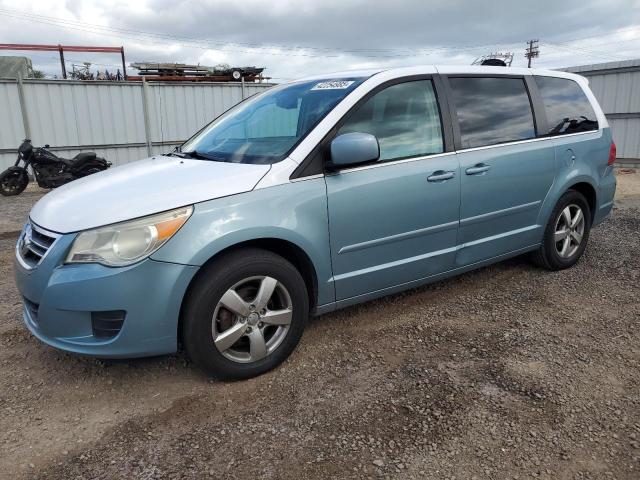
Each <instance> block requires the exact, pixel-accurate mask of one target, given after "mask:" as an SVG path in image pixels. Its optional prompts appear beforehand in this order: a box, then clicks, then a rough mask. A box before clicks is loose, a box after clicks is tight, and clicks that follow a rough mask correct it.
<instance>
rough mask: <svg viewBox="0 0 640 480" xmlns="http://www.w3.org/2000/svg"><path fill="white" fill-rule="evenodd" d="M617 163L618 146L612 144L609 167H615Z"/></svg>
mask: <svg viewBox="0 0 640 480" xmlns="http://www.w3.org/2000/svg"><path fill="white" fill-rule="evenodd" d="M614 163H616V144H615V143H614V142H611V148H610V149H609V161H608V162H607V165H613V164H614Z"/></svg>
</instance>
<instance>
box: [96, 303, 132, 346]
mask: <svg viewBox="0 0 640 480" xmlns="http://www.w3.org/2000/svg"><path fill="white" fill-rule="evenodd" d="M125 313H126V312H125V311H124V310H110V311H106V312H91V328H92V329H93V336H94V337H96V338H99V339H102V340H107V339H109V338H113V337H115V336H116V335H118V333H120V330H121V329H122V325H123V324H124V316H125Z"/></svg>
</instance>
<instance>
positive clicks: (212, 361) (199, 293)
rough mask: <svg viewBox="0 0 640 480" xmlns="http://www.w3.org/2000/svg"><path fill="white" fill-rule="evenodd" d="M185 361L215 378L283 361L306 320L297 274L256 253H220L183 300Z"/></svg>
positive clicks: (254, 371) (305, 301)
mask: <svg viewBox="0 0 640 480" xmlns="http://www.w3.org/2000/svg"><path fill="white" fill-rule="evenodd" d="M185 302H186V303H185V308H184V310H183V328H182V341H183V344H184V347H185V350H186V351H187V354H188V355H189V357H190V358H191V359H192V360H193V362H194V363H195V364H196V365H197V366H198V367H200V368H201V369H202V370H204V371H205V372H206V373H207V374H209V375H211V376H214V377H217V378H220V379H234V380H235V379H244V378H250V377H255V376H257V375H261V374H263V373H265V372H267V371H269V370H271V369H273V368H275V367H277V366H278V365H279V364H280V363H282V362H283V361H284V360H286V359H287V357H289V355H290V354H291V353H292V352H293V350H294V349H295V347H296V345H297V344H298V342H299V341H300V338H301V336H302V332H303V331H304V328H305V325H306V322H307V318H308V316H309V297H308V293H307V289H306V286H305V283H304V280H303V279H302V276H301V275H300V273H299V272H298V270H297V269H296V268H295V267H294V266H293V265H291V263H289V262H288V261H287V260H285V259H284V258H282V257H280V256H278V255H276V254H274V253H271V252H269V251H266V250H261V249H255V248H251V249H242V250H237V251H235V252H231V253H228V254H225V255H224V256H223V257H221V258H219V259H217V260H216V261H214V262H213V263H211V264H209V265H208V266H206V267H205V268H204V270H203V271H202V272H201V273H200V274H199V276H198V278H197V279H196V281H195V284H194V285H193V286H192V288H191V290H190V292H189V295H188V297H187V299H186V301H185Z"/></svg>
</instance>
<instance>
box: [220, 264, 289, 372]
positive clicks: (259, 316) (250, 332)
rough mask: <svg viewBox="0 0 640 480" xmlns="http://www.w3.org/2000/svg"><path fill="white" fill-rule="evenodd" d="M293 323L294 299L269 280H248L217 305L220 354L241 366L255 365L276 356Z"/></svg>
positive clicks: (256, 278)
mask: <svg viewBox="0 0 640 480" xmlns="http://www.w3.org/2000/svg"><path fill="white" fill-rule="evenodd" d="M292 319H293V305H292V301H291V296H290V295H289V292H288V291H287V289H286V288H285V286H284V285H283V284H282V283H280V282H278V281H277V280H276V279H274V278H272V277H268V276H254V277H249V278H245V279H243V280H241V281H239V282H238V283H236V284H235V285H233V286H232V287H231V288H229V289H228V290H227V291H226V292H225V293H224V295H222V298H221V299H220V301H219V302H218V304H217V305H216V309H215V311H214V313H213V318H212V324H211V333H212V336H213V342H214V344H215V346H216V348H217V349H218V351H219V352H220V353H221V354H222V355H223V356H224V357H226V358H227V359H229V360H231V361H234V362H237V363H252V362H256V361H258V360H261V359H263V358H265V357H266V356H268V355H270V354H271V353H273V352H274V351H275V350H276V349H277V348H278V347H279V346H280V345H281V344H282V342H283V340H284V338H285V337H286V335H287V332H288V331H289V327H290V325H291V321H292Z"/></svg>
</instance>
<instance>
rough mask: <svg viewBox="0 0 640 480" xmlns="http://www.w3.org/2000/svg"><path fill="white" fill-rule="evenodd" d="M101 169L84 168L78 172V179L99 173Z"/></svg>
mask: <svg viewBox="0 0 640 480" xmlns="http://www.w3.org/2000/svg"><path fill="white" fill-rule="evenodd" d="M101 171H102V169H100V168H98V167H89V168H85V169H82V170H80V172H78V177H86V176H88V175H93V174H94V173H98V172H101Z"/></svg>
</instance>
